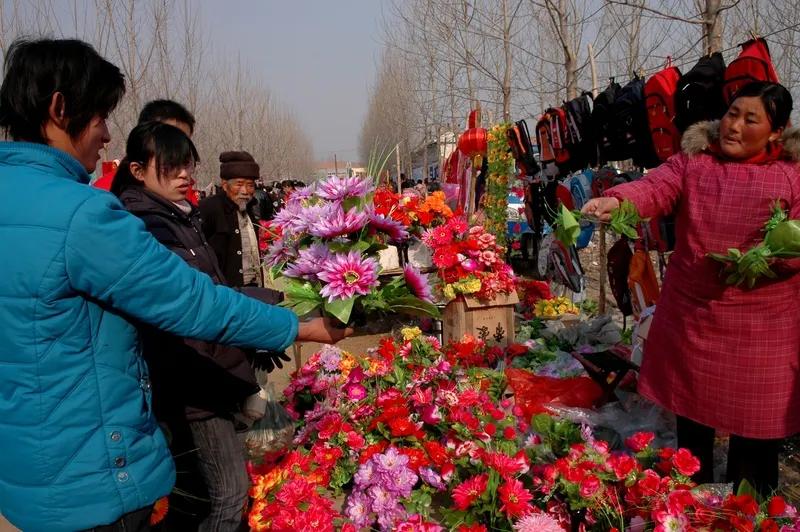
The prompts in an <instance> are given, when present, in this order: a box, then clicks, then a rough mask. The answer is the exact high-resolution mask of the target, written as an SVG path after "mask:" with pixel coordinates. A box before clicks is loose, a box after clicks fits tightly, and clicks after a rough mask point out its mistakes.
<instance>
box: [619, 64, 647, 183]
mask: <svg viewBox="0 0 800 532" xmlns="http://www.w3.org/2000/svg"><path fill="white" fill-rule="evenodd" d="M612 112H613V114H614V127H613V130H612V134H613V139H612V142H614V144H615V151H616V152H617V156H618V157H620V160H622V159H633V163H634V164H635V165H636V166H643V167H645V168H652V167H653V166H658V163H659V160H658V157H656V155H655V153H654V151H653V144H652V142H651V141H650V130H649V128H648V125H647V109H645V106H644V80H643V79H642V78H640V77H638V76H635V77H634V78H633V79H632V80H631V81H630V82H629V83H628V84H627V85H625V86H624V87H623V88H622V89H620V91H619V92H618V93H617V97H616V98H615V99H614V105H613V106H612Z"/></svg>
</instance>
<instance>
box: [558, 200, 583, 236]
mask: <svg viewBox="0 0 800 532" xmlns="http://www.w3.org/2000/svg"><path fill="white" fill-rule="evenodd" d="M553 224H554V225H555V235H556V238H557V239H558V240H559V241H560V242H561V243H562V244H564V245H565V246H574V245H575V243H576V242H577V241H578V235H579V234H580V232H581V224H579V223H578V220H576V219H575V215H573V214H572V212H570V210H569V209H567V208H566V207H565V206H564V204H561V207H560V209H559V212H558V214H557V215H556V219H555V220H554V222H553Z"/></svg>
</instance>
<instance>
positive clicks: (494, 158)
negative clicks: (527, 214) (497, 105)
mask: <svg viewBox="0 0 800 532" xmlns="http://www.w3.org/2000/svg"><path fill="white" fill-rule="evenodd" d="M509 127H510V124H497V125H495V126H494V127H492V128H491V129H490V130H489V133H488V153H487V156H488V168H489V175H488V177H487V179H486V193H485V194H484V195H483V197H482V198H481V206H482V207H483V211H484V213H485V214H486V229H487V230H488V231H489V232H490V233H492V234H494V235H497V240H498V243H499V244H500V245H501V246H505V241H506V222H507V219H508V213H507V209H508V191H509V180H510V178H511V177H512V176H513V175H514V171H515V162H514V156H513V155H512V153H511V148H510V147H509V145H508V135H507V133H508V129H509Z"/></svg>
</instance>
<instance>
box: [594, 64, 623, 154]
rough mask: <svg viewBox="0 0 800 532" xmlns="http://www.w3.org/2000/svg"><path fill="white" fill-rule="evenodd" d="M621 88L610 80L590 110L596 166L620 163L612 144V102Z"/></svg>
mask: <svg viewBox="0 0 800 532" xmlns="http://www.w3.org/2000/svg"><path fill="white" fill-rule="evenodd" d="M620 89H621V87H620V86H619V83H616V82H614V80H613V79H612V80H611V83H609V85H608V87H606V90H604V91H603V92H601V93H600V94H598V95H597V98H595V99H594V107H593V108H592V124H593V125H594V131H595V139H596V140H597V150H598V164H600V165H604V164H605V163H607V162H608V161H620V160H622V159H624V157H622V158H620V157H618V155H619V154H618V153H617V152H616V146H615V143H614V120H615V119H614V109H613V107H614V100H615V99H616V98H617V93H619V91H620Z"/></svg>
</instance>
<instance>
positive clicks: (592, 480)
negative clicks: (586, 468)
mask: <svg viewBox="0 0 800 532" xmlns="http://www.w3.org/2000/svg"><path fill="white" fill-rule="evenodd" d="M601 487H602V484H601V483H600V479H599V478H597V477H596V476H594V475H588V476H587V477H585V478H583V479H582V480H581V481H580V484H579V486H578V493H580V495H581V497H583V498H584V499H588V498H589V497H592V496H593V495H594V494H596V493H597V492H598V491H600V488H601Z"/></svg>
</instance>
